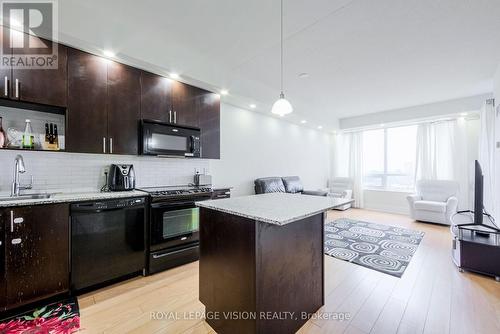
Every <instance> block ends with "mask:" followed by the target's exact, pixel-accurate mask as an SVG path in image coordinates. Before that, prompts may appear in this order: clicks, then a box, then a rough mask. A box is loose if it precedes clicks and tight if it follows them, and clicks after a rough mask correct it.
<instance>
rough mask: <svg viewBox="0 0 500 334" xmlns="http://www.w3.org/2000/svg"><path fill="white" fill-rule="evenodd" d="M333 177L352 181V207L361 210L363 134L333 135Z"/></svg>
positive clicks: (362, 202) (362, 204)
mask: <svg viewBox="0 0 500 334" xmlns="http://www.w3.org/2000/svg"><path fill="white" fill-rule="evenodd" d="M334 142H335V145H334V147H335V151H334V160H335V162H334V167H333V168H334V170H333V176H334V177H349V178H351V179H352V180H353V189H352V192H353V199H354V205H353V206H354V207H356V208H362V207H363V206H364V201H363V133H362V132H349V133H339V134H337V135H335V138H334Z"/></svg>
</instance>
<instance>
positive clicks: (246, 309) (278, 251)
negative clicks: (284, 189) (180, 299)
mask: <svg viewBox="0 0 500 334" xmlns="http://www.w3.org/2000/svg"><path fill="white" fill-rule="evenodd" d="M323 223H324V217H323V213H321V214H317V215H314V216H312V217H308V218H305V219H301V220H297V221H294V222H291V223H289V224H286V225H274V224H269V223H266V222H261V221H256V220H252V219H249V218H244V217H240V216H236V215H232V214H228V213H224V212H221V211H216V210H211V209H208V208H203V207H202V208H200V282H199V284H200V301H201V302H202V303H203V304H204V305H205V307H206V312H207V314H209V315H212V314H213V315H217V316H214V317H211V316H210V317H207V322H208V323H209V324H210V326H212V328H213V329H214V330H215V331H216V332H217V333H220V334H223V333H262V334H264V333H276V334H279V333H284V334H285V333H295V332H296V331H297V330H298V329H299V328H300V327H301V326H302V325H303V324H304V323H306V322H307V320H308V318H307V315H309V316H310V315H311V314H314V313H315V312H316V311H317V310H318V309H319V308H321V306H322V305H323V304H324V268H323V263H324V262H323V261H324V256H323ZM232 312H233V313H232ZM268 312H269V313H268ZM228 314H232V316H228ZM304 314H305V315H306V316H304ZM263 315H264V316H263ZM266 315H268V316H266ZM269 315H271V316H269ZM248 316H250V318H245V317H248ZM252 317H253V318H252ZM277 317H279V319H278V318H277Z"/></svg>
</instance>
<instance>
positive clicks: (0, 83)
mask: <svg viewBox="0 0 500 334" xmlns="http://www.w3.org/2000/svg"><path fill="white" fill-rule="evenodd" d="M4 32H5V33H6V34H7V33H8V32H9V30H8V28H5V27H3V26H1V25H0V41H1V43H2V50H7V48H8V45H7V41H6V39H5V38H4ZM11 78H12V70H11V69H10V68H7V67H3V66H0V98H4V99H8V98H9V97H10V82H11Z"/></svg>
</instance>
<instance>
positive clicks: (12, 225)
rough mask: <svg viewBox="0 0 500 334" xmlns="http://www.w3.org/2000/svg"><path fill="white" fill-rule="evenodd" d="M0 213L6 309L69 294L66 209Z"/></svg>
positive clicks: (64, 206) (62, 206)
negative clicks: (3, 237) (2, 233)
mask: <svg viewBox="0 0 500 334" xmlns="http://www.w3.org/2000/svg"><path fill="white" fill-rule="evenodd" d="M0 211H1V213H0V217H1V220H2V223H3V228H4V235H5V257H4V259H5V261H4V262H5V263H4V271H5V276H4V277H5V303H6V308H7V309H12V308H15V307H18V306H22V305H25V304H28V303H31V302H35V301H38V300H41V299H44V298H48V297H51V296H54V295H57V294H60V293H64V292H67V291H69V206H68V205H67V204H55V205H39V206H26V207H15V208H9V209H1V210H0Z"/></svg>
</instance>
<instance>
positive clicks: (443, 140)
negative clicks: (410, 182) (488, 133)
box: [415, 119, 473, 209]
mask: <svg viewBox="0 0 500 334" xmlns="http://www.w3.org/2000/svg"><path fill="white" fill-rule="evenodd" d="M467 142H468V138H467V128H466V121H465V120H464V119H458V120H450V121H441V122H432V123H422V124H419V126H418V130H417V156H416V164H415V166H416V167H415V181H417V180H420V179H426V180H455V181H457V182H458V183H459V184H460V193H459V194H458V200H459V208H460V209H467V208H470V206H471V197H470V193H471V184H470V180H471V177H470V175H471V166H473V161H472V159H471V158H470V157H469V152H468V145H467Z"/></svg>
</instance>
